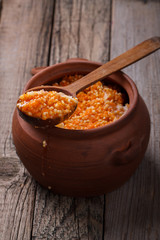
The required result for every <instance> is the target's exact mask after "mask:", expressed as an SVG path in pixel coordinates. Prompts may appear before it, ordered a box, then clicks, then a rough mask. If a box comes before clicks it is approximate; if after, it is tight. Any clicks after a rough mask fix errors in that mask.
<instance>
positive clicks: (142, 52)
mask: <svg viewBox="0 0 160 240" xmlns="http://www.w3.org/2000/svg"><path fill="white" fill-rule="evenodd" d="M159 48H160V37H153V38H150V39H148V40H146V41H144V42H142V43H140V44H138V45H136V46H135V47H133V48H131V49H129V50H128V51H126V52H125V53H123V54H121V55H120V56H118V57H116V58H114V59H113V60H111V61H109V62H107V63H105V64H104V65H102V66H101V67H99V68H97V69H96V70H94V71H92V72H91V73H89V74H87V75H86V76H84V77H82V78H81V79H80V80H78V81H76V82H74V83H72V84H71V85H69V91H71V92H72V93H73V94H75V93H78V92H80V91H81V90H83V89H84V88H86V87H88V86H90V85H91V84H93V83H95V82H97V81H98V80H101V79H103V78H104V77H106V76H108V75H110V74H112V73H114V72H116V71H118V70H120V69H122V68H124V67H127V66H129V65H131V64H132V63H134V62H136V61H138V60H140V59H142V58H144V57H146V56H147V55H149V54H151V53H152V52H154V51H156V50H157V49H159ZM67 87H68V86H67ZM67 87H66V88H67Z"/></svg>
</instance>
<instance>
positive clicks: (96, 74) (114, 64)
mask: <svg viewBox="0 0 160 240" xmlns="http://www.w3.org/2000/svg"><path fill="white" fill-rule="evenodd" d="M159 48H160V37H153V38H150V39H148V40H146V41H144V42H142V43H140V44H138V45H136V46H135V47H133V48H131V49H129V50H128V51H126V52H125V53H123V54H121V55H120V56H118V57H116V58H114V59H113V60H111V61H110V62H107V63H105V64H104V65H102V66H101V67H99V68H97V69H96V70H94V71H92V72H91V73H89V74H87V75H85V76H84V77H82V78H81V79H79V80H78V81H76V82H74V83H72V84H70V85H67V86H64V87H57V86H38V87H34V88H33V89H29V90H28V91H31V90H32V91H33V90H34V91H38V90H41V89H44V90H46V91H51V90H52V91H58V92H63V93H65V94H67V95H71V96H72V97H76V95H77V93H78V92H80V91H82V90H83V89H85V88H86V87H88V86H90V85H92V84H94V83H96V82H97V81H99V80H102V79H104V78H105V77H107V76H108V75H110V74H112V73H114V72H116V71H118V70H121V69H123V68H124V67H127V66H129V65H131V64H132V63H134V62H137V61H138V60H140V59H142V58H144V57H146V56H148V55H149V54H151V53H153V52H154V51H156V50H158V49H159ZM19 112H20V115H21V117H23V118H24V119H25V120H26V121H28V117H29V116H27V119H26V115H25V114H24V113H23V112H21V111H19ZM71 114H72V113H71ZM71 114H70V115H71ZM66 117H69V115H67V116H64V117H63V118H62V119H47V120H42V119H34V118H32V117H29V122H30V123H32V124H34V125H36V126H39V127H44V126H46V127H48V126H54V125H56V124H58V123H59V122H60V121H62V120H64V119H66Z"/></svg>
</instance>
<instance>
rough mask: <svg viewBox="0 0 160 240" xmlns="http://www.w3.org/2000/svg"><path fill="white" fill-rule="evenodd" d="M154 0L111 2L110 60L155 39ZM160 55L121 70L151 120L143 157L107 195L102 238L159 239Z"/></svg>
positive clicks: (159, 8)
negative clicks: (138, 93) (143, 101)
mask: <svg viewBox="0 0 160 240" xmlns="http://www.w3.org/2000/svg"><path fill="white" fill-rule="evenodd" d="M159 13H160V2H159V1H147V3H144V2H143V1H134V0H131V1H126V0H121V1H116V0H113V11H112V41H111V58H113V57H115V56H117V55H119V54H120V53H122V52H124V51H126V50H127V49H129V48H130V47H133V46H134V45H136V44H137V43H139V42H141V41H143V40H145V39H147V38H150V37H152V36H155V35H159V36H160V28H159V26H160V14H159ZM159 63H160V51H158V52H156V53H154V54H153V55H151V56H149V57H147V58H146V59H143V60H141V61H140V62H138V63H136V64H134V65H133V66H130V67H128V68H126V69H125V72H126V73H127V74H128V75H130V76H131V77H132V78H133V80H134V81H135V82H136V84H137V87H138V90H139V92H140V94H141V95H142V97H143V98H144V100H145V102H146V104H147V106H148V109H149V112H150V116H151V138H150V143H149V147H148V150H147V153H146V155H145V158H144V160H143V162H142V164H141V165H140V167H139V168H138V169H137V171H136V173H135V174H134V176H133V177H132V178H131V179H130V181H129V182H128V183H126V184H125V185H124V186H123V187H121V189H119V190H117V191H115V192H113V193H111V194H108V195H107V197H106V212H105V234H104V239H114V240H120V239H130V240H137V239H138V240H139V239H141V240H143V239H144V240H146V239H160V228H159V220H160V206H159V199H160V192H159V189H160V180H159V175H160V165H159V156H160V138H159V136H160V128H159V122H160V105H159V91H160V83H159V76H160V68H159Z"/></svg>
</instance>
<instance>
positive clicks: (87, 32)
mask: <svg viewBox="0 0 160 240" xmlns="http://www.w3.org/2000/svg"><path fill="white" fill-rule="evenodd" d="M109 38H110V1H104V0H95V1H92V0H89V1H81V0H76V1H66V0H65V1H57V2H56V8H55V17H54V28H53V36H52V43H51V46H52V47H51V54H50V56H51V57H50V65H51V64H54V63H57V62H62V61H65V60H66V59H67V58H73V57H81V58H87V59H91V60H94V61H107V59H108V55H109ZM103 211H104V196H101V197H95V198H88V199H85V198H80V199H75V198H68V197H63V196H57V195H56V196H55V195H53V194H52V193H51V192H49V191H47V190H44V189H42V188H40V187H38V189H37V195H36V202H35V213H34V221H33V232H32V237H33V239H40V238H42V239H56V240H58V239H65V240H67V239H84V240H85V239H97V240H100V239H102V237H103Z"/></svg>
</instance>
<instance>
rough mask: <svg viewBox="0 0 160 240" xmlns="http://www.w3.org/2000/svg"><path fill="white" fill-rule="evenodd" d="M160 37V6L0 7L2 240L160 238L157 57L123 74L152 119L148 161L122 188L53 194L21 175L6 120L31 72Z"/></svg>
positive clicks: (47, 2) (131, 2)
mask: <svg viewBox="0 0 160 240" xmlns="http://www.w3.org/2000/svg"><path fill="white" fill-rule="evenodd" d="M152 36H160V1H159V0H148V1H142V0H56V1H54V0H26V1H22V0H0V239H1V240H22V239H24V240H28V239H36V240H37V239H43V240H44V239H53V240H63V239H64V240H67V239H71V240H72V239H73V240H92V239H96V240H101V239H104V240H122V239H123V240H159V239H160V100H159V95H160V51H157V52H155V53H154V54H152V55H150V56H149V57H147V58H146V59H143V60H141V61H140V62H138V63H136V64H134V65H133V66H130V67H128V68H126V69H125V70H124V71H125V72H126V73H127V74H128V75H130V76H131V77H132V78H133V79H134V81H135V83H136V84H137V87H138V90H139V92H140V94H141V96H142V97H143V98H144V100H145V102H146V104H147V107H148V109H149V112H150V116H151V137H150V142H149V146H148V149H147V152H146V155H145V157H144V159H143V161H142V163H141V165H140V167H139V168H138V169H137V171H136V173H135V174H134V175H133V176H132V178H131V179H130V180H129V181H128V182H127V183H126V184H125V185H123V186H122V187H121V188H120V189H118V190H116V191H114V192H112V193H110V194H107V195H104V196H99V197H94V198H68V197H64V196H59V195H54V194H53V193H51V192H50V191H48V190H45V189H43V188H42V187H41V186H40V185H39V184H37V183H36V182H35V181H34V180H33V179H32V177H31V176H30V175H29V173H28V172H27V171H26V170H25V169H24V167H23V165H22V164H21V162H20V161H19V159H18V156H17V155H16V152H15V147H14V144H13V141H12V132H11V123H12V114H13V111H14V108H15V104H16V101H17V98H18V96H19V94H20V93H21V92H22V89H23V87H24V85H25V83H26V82H27V81H28V80H29V79H30V77H31V75H30V69H31V68H32V67H35V66H43V65H52V64H54V63H57V62H62V61H65V60H66V59H67V58H72V57H82V58H87V59H90V60H94V61H100V62H106V61H108V60H109V59H112V58H113V57H115V56H117V55H118V54H120V53H122V52H124V51H126V50H127V49H129V48H130V47H133V46H134V45H135V44H138V43H139V42H141V41H143V40H145V39H147V38H150V37H152Z"/></svg>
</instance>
